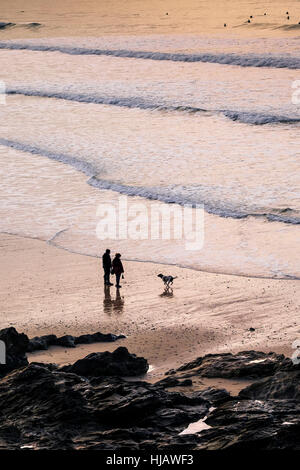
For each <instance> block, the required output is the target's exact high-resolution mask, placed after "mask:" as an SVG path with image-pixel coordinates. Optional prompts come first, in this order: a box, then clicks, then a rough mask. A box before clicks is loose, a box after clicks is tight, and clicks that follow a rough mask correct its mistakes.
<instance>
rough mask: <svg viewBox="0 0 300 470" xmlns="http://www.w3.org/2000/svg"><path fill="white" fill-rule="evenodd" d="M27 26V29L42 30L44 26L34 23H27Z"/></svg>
mask: <svg viewBox="0 0 300 470" xmlns="http://www.w3.org/2000/svg"><path fill="white" fill-rule="evenodd" d="M26 26H27V28H40V27H41V26H42V24H41V23H36V22H33V23H27V24H26Z"/></svg>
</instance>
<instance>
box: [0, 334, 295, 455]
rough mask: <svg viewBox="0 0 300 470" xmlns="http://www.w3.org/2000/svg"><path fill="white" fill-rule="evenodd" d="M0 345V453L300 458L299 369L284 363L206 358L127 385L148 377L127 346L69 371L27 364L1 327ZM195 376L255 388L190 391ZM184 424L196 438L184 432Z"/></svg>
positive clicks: (19, 345) (22, 343)
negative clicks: (285, 452) (230, 453)
mask: <svg viewBox="0 0 300 470" xmlns="http://www.w3.org/2000/svg"><path fill="white" fill-rule="evenodd" d="M0 339H2V340H5V342H6V344H7V351H8V357H9V361H8V364H7V365H5V367H6V369H0V371H1V374H2V376H3V375H4V374H6V376H5V377H2V379H1V380H0V405H1V408H0V417H1V419H0V449H23V448H24V449H25V448H31V449H74V450H75V449H99V450H119V451H120V450H127V451H129V450H130V451H133V450H144V451H148V452H153V451H156V450H158V451H172V452H176V451H181V450H182V449H184V452H185V453H186V452H187V451H189V450H213V449H232V450H235V449H236V450H240V449H245V450H252V449H255V450H265V449H266V450H274V449H293V450H300V433H299V430H300V386H299V383H300V382H299V378H300V368H299V365H294V364H293V363H292V361H291V360H290V359H288V358H285V357H284V356H282V355H277V354H274V353H269V354H265V353H262V352H255V351H244V352H241V353H239V354H236V355H234V354H214V355H211V354H210V355H207V356H204V357H202V358H198V359H196V360H195V361H192V362H191V363H189V364H185V365H184V366H182V367H180V368H179V369H177V370H176V371H175V370H173V371H170V372H169V373H168V375H167V376H166V377H165V378H164V379H162V380H160V381H159V382H157V383H155V384H150V383H147V382H144V381H141V380H138V379H137V378H136V379H135V380H134V381H132V379H131V380H130V381H128V380H127V379H126V376H127V375H130V376H131V377H136V376H138V375H141V374H144V373H145V372H146V371H147V369H148V363H147V361H146V359H144V358H140V357H136V356H135V355H133V354H130V353H129V352H128V351H127V349H126V348H122V347H120V348H118V349H116V351H114V352H113V353H109V352H105V353H93V354H90V355H88V356H87V357H85V358H84V359H81V360H79V361H77V362H75V363H74V364H72V365H70V366H64V367H58V366H56V365H55V364H38V363H31V364H29V365H28V363H27V359H26V356H25V352H26V350H27V348H28V344H29V340H28V338H27V336H26V335H22V334H21V335H20V334H19V333H17V331H16V330H15V329H14V328H7V329H5V330H2V331H1V332H0ZM1 367H3V365H1ZM13 369H15V370H13ZM199 376H200V377H201V376H205V377H226V378H229V377H233V378H234V379H235V380H237V378H239V377H242V378H245V377H252V378H253V377H254V378H255V381H254V383H252V384H251V385H250V386H247V387H246V388H244V389H243V390H241V391H240V393H239V395H238V396H236V397H235V396H231V395H230V394H229V393H228V392H227V391H226V390H224V389H216V388H213V387H210V388H207V389H205V390H194V387H192V386H193V377H199ZM173 387H176V388H177V390H178V388H179V389H180V390H181V391H180V392H178V391H176V392H175V391H172V388H173ZM204 421H205V425H203V423H204ZM191 423H197V426H199V427H198V432H196V433H194V434H182V432H183V431H185V432H187V428H188V427H189V425H190V424H191ZM196 431H197V429H196ZM188 432H191V431H188Z"/></svg>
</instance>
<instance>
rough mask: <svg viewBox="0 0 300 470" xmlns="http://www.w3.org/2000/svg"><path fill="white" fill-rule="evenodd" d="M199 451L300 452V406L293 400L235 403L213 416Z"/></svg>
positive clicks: (214, 412)
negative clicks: (292, 450) (290, 450)
mask: <svg viewBox="0 0 300 470" xmlns="http://www.w3.org/2000/svg"><path fill="white" fill-rule="evenodd" d="M205 423H206V424H207V425H209V426H211V428H210V429H206V430H203V431H202V432H201V439H199V441H198V444H197V446H196V447H195V448H196V449H197V450H215V449H232V450H244V449H245V450H246V449H247V450H279V449H281V450H283V449H285V450H287V449H294V450H299V449H300V433H299V431H300V404H299V402H298V401H292V400H265V401H260V400H239V401H238V400H232V401H228V402H227V403H225V404H222V405H221V406H219V407H218V408H217V409H215V410H213V411H212V412H211V413H209V415H208V417H207V419H206V421H205Z"/></svg>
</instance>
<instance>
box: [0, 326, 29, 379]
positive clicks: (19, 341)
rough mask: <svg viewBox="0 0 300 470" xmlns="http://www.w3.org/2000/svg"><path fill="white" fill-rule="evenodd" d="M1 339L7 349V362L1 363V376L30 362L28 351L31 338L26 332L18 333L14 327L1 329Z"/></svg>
mask: <svg viewBox="0 0 300 470" xmlns="http://www.w3.org/2000/svg"><path fill="white" fill-rule="evenodd" d="M0 341H3V342H4V344H5V349H6V363H5V364H0V377H3V376H4V375H6V374H7V373H8V372H10V371H12V370H14V369H17V368H19V367H24V366H26V365H27V364H28V360H27V357H26V351H27V348H28V344H29V340H28V337H27V336H26V335H25V334H24V333H18V332H17V330H16V329H15V328H13V327H11V328H4V329H3V330H0Z"/></svg>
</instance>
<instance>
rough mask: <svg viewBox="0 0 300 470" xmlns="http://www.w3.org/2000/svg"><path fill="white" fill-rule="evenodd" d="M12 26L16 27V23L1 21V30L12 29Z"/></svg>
mask: <svg viewBox="0 0 300 470" xmlns="http://www.w3.org/2000/svg"><path fill="white" fill-rule="evenodd" d="M12 26H16V24H15V23H10V22H6V21H0V29H6V28H11V27H12Z"/></svg>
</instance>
